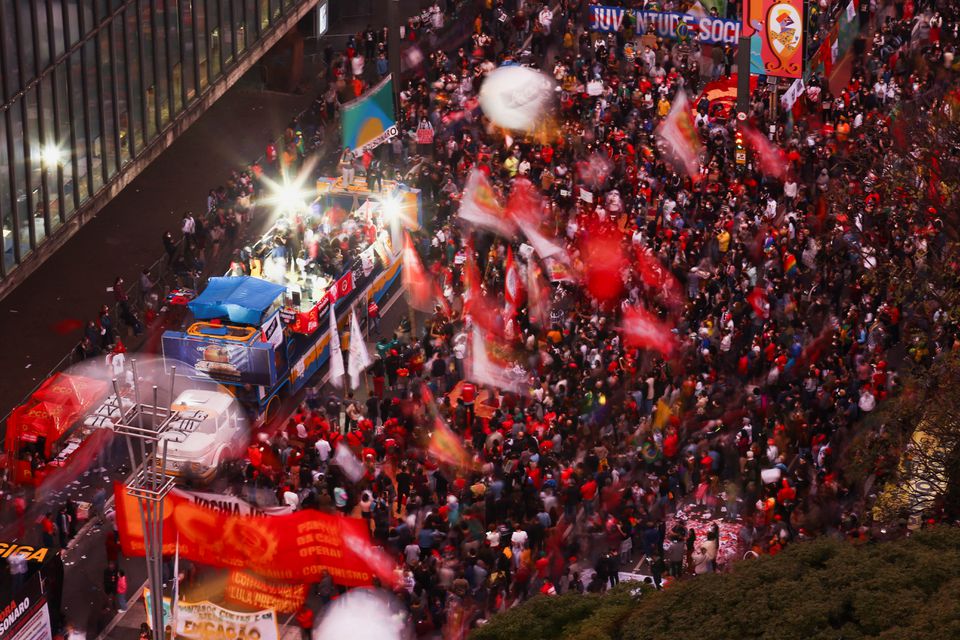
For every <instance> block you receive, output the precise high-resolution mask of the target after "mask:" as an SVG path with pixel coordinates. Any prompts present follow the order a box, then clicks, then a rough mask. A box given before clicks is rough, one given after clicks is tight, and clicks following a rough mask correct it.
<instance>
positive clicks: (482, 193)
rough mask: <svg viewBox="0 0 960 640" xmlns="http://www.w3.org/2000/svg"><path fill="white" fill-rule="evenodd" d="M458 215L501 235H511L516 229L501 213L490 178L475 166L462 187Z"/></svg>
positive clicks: (511, 221) (501, 209) (510, 220)
mask: <svg viewBox="0 0 960 640" xmlns="http://www.w3.org/2000/svg"><path fill="white" fill-rule="evenodd" d="M459 216H460V218H462V219H463V220H466V221H467V222H469V223H471V224H472V225H474V226H476V227H479V228H481V229H487V230H489V231H493V232H494V233H498V234H500V235H502V236H507V237H511V236H513V234H514V233H516V230H517V228H516V225H515V224H514V222H513V220H512V219H510V218H509V217H507V216H504V215H503V207H502V206H501V205H500V203H499V202H497V195H496V193H495V192H494V190H493V186H491V184H490V180H488V179H487V176H486V175H485V174H484V173H483V172H482V171H480V170H479V169H476V168H474V169H472V170H471V171H470V175H469V176H468V177H467V184H466V185H464V187H463V197H462V198H461V199H460V213H459Z"/></svg>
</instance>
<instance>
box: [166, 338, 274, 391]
mask: <svg viewBox="0 0 960 640" xmlns="http://www.w3.org/2000/svg"><path fill="white" fill-rule="evenodd" d="M162 344H163V357H164V358H165V359H168V360H177V361H180V362H183V363H186V364H187V365H189V366H190V367H191V370H190V372H189V373H188V374H187V375H188V376H190V377H191V378H194V379H199V380H211V381H213V382H219V383H221V384H233V385H241V384H255V385H265V386H269V385H272V384H273V383H275V382H276V380H275V377H276V373H275V372H274V368H273V367H272V366H271V363H272V361H273V357H274V356H273V353H274V347H273V345H271V344H270V343H266V342H260V343H255V344H254V345H248V344H235V343H234V344H232V343H229V342H226V341H213V340H211V339H209V338H193V337H191V336H188V335H186V334H184V333H174V332H171V331H168V332H166V333H164V334H163V343H162Z"/></svg>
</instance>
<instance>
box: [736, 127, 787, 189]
mask: <svg viewBox="0 0 960 640" xmlns="http://www.w3.org/2000/svg"><path fill="white" fill-rule="evenodd" d="M743 137H744V139H745V140H746V141H747V144H749V145H750V146H751V147H752V148H753V150H754V151H755V152H756V154H757V159H758V160H759V165H760V171H761V173H763V175H765V176H768V177H771V178H777V179H778V180H783V178H784V177H785V176H786V175H787V154H785V153H784V152H783V149H781V148H780V147H778V146H777V145H775V144H774V143H772V142H770V140H769V139H768V138H767V136H765V135H763V134H762V133H760V132H759V131H757V130H756V129H754V128H753V127H750V126H745V127H743Z"/></svg>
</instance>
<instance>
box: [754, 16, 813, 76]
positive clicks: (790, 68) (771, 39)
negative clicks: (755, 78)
mask: <svg viewBox="0 0 960 640" xmlns="http://www.w3.org/2000/svg"><path fill="white" fill-rule="evenodd" d="M743 13H744V15H743V35H744V36H747V37H749V38H750V73H751V74H754V75H766V76H775V77H778V78H799V77H801V75H802V74H803V39H804V15H803V0H757V1H755V2H745V3H744V8H743Z"/></svg>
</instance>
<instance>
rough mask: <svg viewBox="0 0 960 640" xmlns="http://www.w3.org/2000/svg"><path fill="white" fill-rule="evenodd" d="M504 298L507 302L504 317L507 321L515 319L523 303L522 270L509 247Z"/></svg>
mask: <svg viewBox="0 0 960 640" xmlns="http://www.w3.org/2000/svg"><path fill="white" fill-rule="evenodd" d="M503 297H504V300H506V305H505V307H504V315H505V316H506V317H507V319H510V318H514V317H516V315H517V311H519V310H520V305H521V304H522V303H523V283H522V282H521V281H520V270H519V269H518V268H517V262H516V260H514V259H513V249H512V248H511V247H507V264H506V271H505V275H504V279H503Z"/></svg>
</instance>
